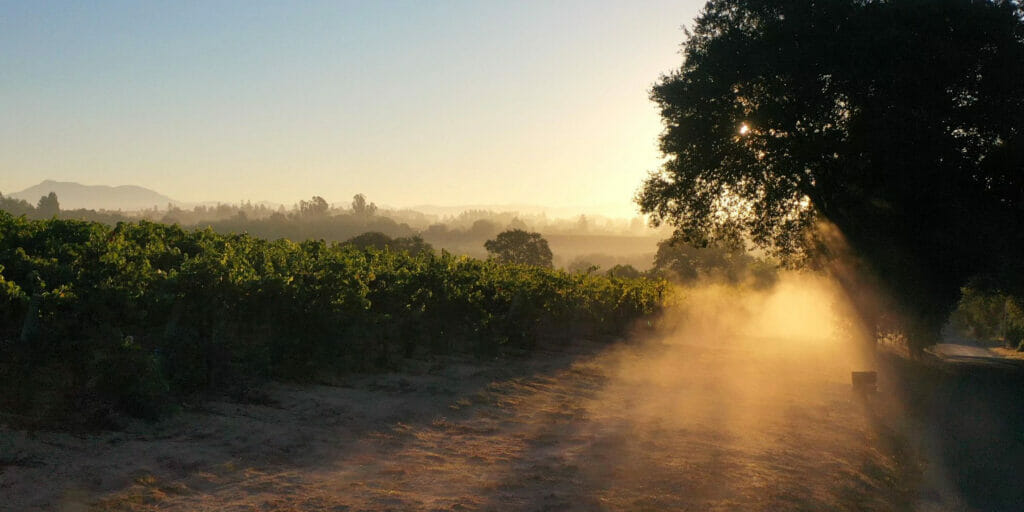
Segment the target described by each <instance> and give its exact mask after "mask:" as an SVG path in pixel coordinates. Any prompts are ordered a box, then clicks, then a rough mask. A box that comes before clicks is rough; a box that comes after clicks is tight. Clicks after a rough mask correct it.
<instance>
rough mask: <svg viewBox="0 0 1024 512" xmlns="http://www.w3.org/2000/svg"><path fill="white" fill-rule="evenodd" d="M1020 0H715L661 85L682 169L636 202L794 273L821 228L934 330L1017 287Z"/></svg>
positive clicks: (658, 178)
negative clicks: (751, 249)
mask: <svg viewBox="0 0 1024 512" xmlns="http://www.w3.org/2000/svg"><path fill="white" fill-rule="evenodd" d="M1022 18H1024V16H1022V11H1021V7H1020V5H1019V4H1018V3H1017V2H1009V1H979V0H973V1H972V0H910V1H899V2H894V1H871V2H867V1H856V0H848V1H829V2H806V1H802V0H786V1H775V2H766V1H762V0H713V1H710V2H708V4H707V5H706V7H705V9H704V11H703V13H702V14H701V16H700V17H699V18H698V19H697V22H696V26H695V28H694V30H693V32H692V34H690V35H689V37H688V39H687V41H686V43H685V52H684V55H685V61H684V63H683V66H682V67H681V68H680V69H679V70H678V71H677V72H675V73H673V74H671V75H669V76H666V77H664V78H663V79H662V81H661V82H660V83H659V84H658V85H657V86H655V87H654V89H653V92H652V98H653V99H654V101H656V102H657V103H658V105H659V106H660V107H661V114H662V118H663V120H664V123H665V132H664V133H663V135H662V137H661V148H662V150H663V151H664V152H665V154H666V155H667V156H668V157H669V159H668V161H667V163H666V164H665V165H664V167H663V169H662V170H661V171H660V172H657V173H655V174H653V175H651V176H650V177H649V178H648V180H647V181H646V183H645V185H644V188H643V190H642V191H641V193H640V194H639V197H638V200H639V202H640V204H641V205H642V208H643V210H644V211H645V212H648V213H652V214H653V215H654V216H655V218H656V219H659V220H663V221H668V222H670V223H672V224H673V225H674V226H675V227H676V228H677V233H678V235H679V236H680V237H681V238H683V239H686V240H689V241H691V242H695V243H697V244H698V245H700V244H703V243H706V242H708V241H709V240H729V241H734V242H735V241H739V240H752V241H753V242H755V243H756V244H758V245H761V246H764V247H770V248H772V249H773V250H774V251H775V252H776V253H777V254H779V255H781V256H783V257H786V258H788V259H790V260H792V259H794V258H798V257H799V256H800V255H801V254H806V253H807V250H808V249H809V248H813V247H814V243H815V241H814V240H812V239H810V238H809V236H808V235H809V234H811V232H812V229H813V228H814V226H815V224H816V222H818V221H819V220H822V219H825V220H827V221H830V222H831V223H833V224H834V225H835V226H837V227H838V228H839V230H841V232H842V233H843V234H844V236H845V237H846V239H847V240H848V243H849V245H850V246H851V248H852V249H853V250H854V251H855V253H856V254H857V255H859V256H860V257H861V258H863V260H864V261H865V262H866V263H867V265H868V267H869V268H870V269H871V270H872V271H874V272H875V273H876V274H877V275H878V277H879V279H880V281H881V283H882V284H883V285H884V287H885V288H886V289H887V291H888V292H889V294H891V295H892V296H894V297H895V298H896V300H897V302H898V303H900V304H901V305H902V306H903V307H905V308H907V310H908V311H909V312H910V313H911V316H912V317H913V318H916V319H917V320H918V321H919V322H920V324H919V325H918V328H919V331H918V332H919V333H921V334H923V335H922V336H920V337H918V340H919V341H920V340H921V339H934V338H929V333H932V334H933V333H935V332H937V329H938V326H939V325H941V323H942V322H943V321H944V320H945V318H946V317H947V315H948V313H949V311H950V310H951V309H952V307H953V306H954V305H955V303H956V300H957V297H958V291H959V288H960V286H962V285H963V284H964V283H965V281H966V280H967V279H968V278H969V277H970V276H972V275H975V274H979V273H995V274H1001V275H1002V276H1003V277H1004V278H1005V279H1015V280H1016V282H1017V283H1020V282H1021V280H1020V275H1021V273H1020V272H1019V270H1020V267H1021V263H1020V261H1021V259H1020V256H1019V255H1020V254H1021V252H1022V249H1024V194H1022V193H1021V191H1022V190H1024V127H1022V125H1021V123H1022V120H1024V73H1022V72H1021V70H1022V69H1024V21H1022Z"/></svg>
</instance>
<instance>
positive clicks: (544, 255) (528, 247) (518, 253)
mask: <svg viewBox="0 0 1024 512" xmlns="http://www.w3.org/2000/svg"><path fill="white" fill-rule="evenodd" d="M474 227H475V226H474ZM484 248H485V249H487V253H488V254H490V255H491V257H493V258H495V259H497V260H498V261H501V262H503V263H514V264H517V265H535V266H538V267H548V268H550V267H551V259H552V254H551V249H550V248H549V247H548V241H547V240H545V239H544V237H542V236H541V235H540V233H530V232H527V231H524V230H522V229H510V230H508V231H504V232H501V233H498V236H497V237H495V238H494V240H488V241H486V242H484Z"/></svg>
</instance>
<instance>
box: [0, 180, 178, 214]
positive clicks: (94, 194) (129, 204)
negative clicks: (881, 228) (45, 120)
mask: <svg viewBox="0 0 1024 512" xmlns="http://www.w3.org/2000/svg"><path fill="white" fill-rule="evenodd" d="M50 192H55V193H56V194H57V200H58V201H60V207H61V209H62V210H74V209H78V208H88V209H91V210H99V209H106V210H126V211H130V210H142V209H147V208H152V207H154V206H157V207H159V208H160V209H165V208H167V203H172V204H175V205H179V204H181V203H179V202H178V201H175V200H173V199H171V198H169V197H167V196H165V195H163V194H160V193H158V192H156V191H153V190H150V189H148V188H144V187H136V186H134V185H121V186H118V187H110V186H107V185H82V184H80V183H74V182H70V181H53V180H46V181H44V182H42V183H40V184H38V185H34V186H31V187H29V188H26V189H25V190H22V191H21V192H15V193H13V194H5V195H9V196H10V197H14V198H17V199H24V200H26V201H28V202H29V203H32V204H36V202H37V201H39V198H40V197H42V196H45V195H47V194H49V193H50Z"/></svg>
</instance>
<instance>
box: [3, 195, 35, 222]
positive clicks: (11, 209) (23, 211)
mask: <svg viewBox="0 0 1024 512" xmlns="http://www.w3.org/2000/svg"><path fill="white" fill-rule="evenodd" d="M0 210H3V211H5V212H7V213H10V214H11V215H14V216H16V217H17V216H19V215H30V214H32V213H33V212H35V208H34V207H33V206H32V205H31V204H29V202H28V201H26V200H24V199H15V198H13V197H4V195H3V194H0Z"/></svg>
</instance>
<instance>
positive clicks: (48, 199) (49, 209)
mask: <svg viewBox="0 0 1024 512" xmlns="http://www.w3.org/2000/svg"><path fill="white" fill-rule="evenodd" d="M58 214H60V202H59V201H57V194H56V193H54V192H50V193H49V194H47V195H45V196H43V197H40V198H39V203H38V204H36V215H37V216H39V217H40V218H43V219H49V218H51V217H54V216H56V215H58Z"/></svg>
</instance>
